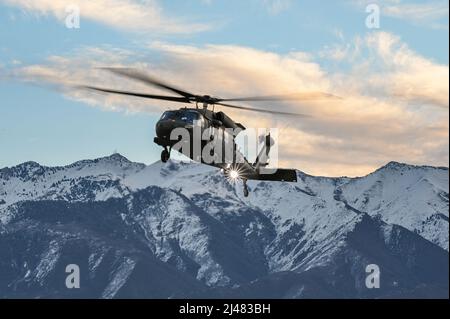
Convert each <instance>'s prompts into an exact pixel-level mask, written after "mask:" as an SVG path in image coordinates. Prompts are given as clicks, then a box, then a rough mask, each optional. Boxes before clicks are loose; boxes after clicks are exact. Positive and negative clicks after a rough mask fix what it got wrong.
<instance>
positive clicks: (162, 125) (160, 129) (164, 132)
mask: <svg viewBox="0 0 450 319" xmlns="http://www.w3.org/2000/svg"><path fill="white" fill-rule="evenodd" d="M176 127H177V122H176V121H175V120H160V121H158V123H156V136H158V137H159V138H162V139H169V138H170V133H171V132H172V130H173V129H174V128H176Z"/></svg>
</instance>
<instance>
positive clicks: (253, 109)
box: [214, 103, 311, 118]
mask: <svg viewBox="0 0 450 319" xmlns="http://www.w3.org/2000/svg"><path fill="white" fill-rule="evenodd" d="M214 104H216V105H222V106H226V107H230V108H233V109H240V110H246V111H253V112H260V113H270V114H278V115H289V116H298V117H304V118H308V117H311V116H310V115H307V114H300V113H291V112H281V111H270V110H264V109H255V108H251V107H245V106H239V105H232V104H226V103H214Z"/></svg>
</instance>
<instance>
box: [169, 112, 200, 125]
mask: <svg viewBox="0 0 450 319" xmlns="http://www.w3.org/2000/svg"><path fill="white" fill-rule="evenodd" d="M199 119H200V116H199V114H198V113H197V112H195V111H190V110H180V111H167V112H164V114H163V115H162V116H161V120H180V121H183V122H186V123H194V121H195V120H199Z"/></svg>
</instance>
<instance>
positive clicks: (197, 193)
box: [0, 154, 448, 297]
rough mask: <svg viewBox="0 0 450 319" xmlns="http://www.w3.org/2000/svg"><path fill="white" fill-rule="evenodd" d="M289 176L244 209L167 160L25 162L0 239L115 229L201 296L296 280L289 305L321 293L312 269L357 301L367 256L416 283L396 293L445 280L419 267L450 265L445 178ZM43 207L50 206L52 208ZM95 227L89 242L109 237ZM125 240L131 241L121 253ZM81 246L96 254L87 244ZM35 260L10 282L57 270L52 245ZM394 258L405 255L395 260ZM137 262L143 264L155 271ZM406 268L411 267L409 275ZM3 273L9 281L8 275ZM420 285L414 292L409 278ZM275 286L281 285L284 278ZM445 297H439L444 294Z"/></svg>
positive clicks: (256, 189)
mask: <svg viewBox="0 0 450 319" xmlns="http://www.w3.org/2000/svg"><path fill="white" fill-rule="evenodd" d="M297 174H298V182H297V183H278V182H258V181H250V182H249V187H250V190H251V192H250V196H249V197H248V198H244V197H243V195H242V185H241V184H240V183H239V182H238V183H236V184H233V183H230V182H229V181H227V180H226V179H225V178H224V177H223V175H222V174H221V173H220V171H218V170H217V169H214V168H212V167H209V166H205V165H201V164H198V163H180V162H174V161H169V162H168V163H165V164H163V163H161V162H156V163H154V164H152V165H149V166H146V165H144V164H139V163H133V162H130V161H128V160H127V159H126V158H124V157H123V156H121V155H119V154H113V155H112V156H109V157H105V158H100V159H95V160H84V161H80V162H76V163H74V164H71V165H69V166H65V167H44V166H40V165H39V164H37V163H33V162H27V163H24V164H20V165H18V166H15V167H12V168H4V169H1V170H0V235H2V234H3V235H5V234H6V235H5V236H8V234H10V233H11V232H13V233H14V232H15V229H19V228H20V229H22V227H23V218H24V217H23V216H29V217H27V218H32V219H33V220H37V222H38V223H42V222H43V221H42V220H40V218H41V217H42V218H44V217H45V216H47V215H48V214H50V213H47V211H50V212H52V214H55V216H53V215H52V216H53V217H52V218H56V216H59V211H61V210H62V211H65V212H66V213H67V209H68V211H69V212H68V213H67V214H69V215H67V214H65V215H64V216H66V217H65V219H63V220H61V221H58V222H57V223H62V225H67V226H64V227H66V228H67V231H68V232H70V233H72V230H71V229H72V227H73V223H74V222H75V223H77V225H78V224H79V225H78V226H77V227H79V228H81V229H83V228H86V227H87V228H90V227H93V226H92V221H90V220H86V218H89V219H90V218H92V219H95V221H96V222H95V223H98V224H99V225H101V224H105V225H107V226H105V227H112V228H110V229H111V230H110V231H112V232H113V233H116V230H114V229H113V228H119V229H123V230H120V231H119V232H122V233H123V234H126V235H125V237H124V238H125V239H126V240H127V242H128V244H130V245H133V247H137V248H136V249H138V250H139V251H141V250H144V251H147V250H148V251H149V252H150V253H151V254H152V256H154V257H155V258H156V259H158V260H159V261H161V262H163V263H164V264H167V265H170V266H171V267H174V269H176V270H177V271H180V272H182V273H183V274H184V275H186V274H187V275H188V276H191V277H192V278H194V279H195V280H197V281H199V282H200V283H201V284H202V285H205V284H206V286H209V287H230V286H231V287H233V286H236V285H237V286H236V287H241V286H242V285H245V284H246V283H250V282H252V281H254V280H260V279H261V278H263V277H264V276H271V275H272V274H277V273H280V272H295V273H299V274H303V275H301V276H300V277H295V278H296V279H295V280H296V282H297V281H298V280H299V283H298V285H299V286H298V287H297V286H296V287H297V288H295V291H291V292H289V293H288V295H287V296H290V297H292V296H294V297H295V296H296V297H308V296H310V294H312V295H315V294H316V293H318V291H316V290H315V288H311V286H310V284H311V280H312V279H311V278H310V276H309V275H306V274H310V273H316V272H317V271H319V270H318V269H322V270H320V271H319V272H322V271H324V272H325V273H332V274H334V275H336V276H338V277H339V278H341V279H342V281H341V284H342V285H346V284H345V281H344V279H343V278H346V280H347V281H348V280H350V281H352V282H355V283H356V286H352V287H349V288H348V291H347V292H346V294H344V295H345V296H363V297H364V296H366V294H365V292H364V289H363V287H362V286H361V284H360V282H361V280H362V279H361V278H362V277H363V276H364V274H365V272H364V267H363V266H364V263H369V262H373V259H374V258H375V257H374V256H376V259H377V260H379V262H380V263H381V262H382V263H383V265H384V267H385V268H386V269H391V270H390V273H391V275H392V276H391V277H392V278H393V279H392V280H393V281H395V280H394V279H395V278H396V276H400V274H401V273H404V272H406V273H408V274H409V275H408V276H409V277H408V278H407V279H405V280H404V281H405V282H406V281H410V282H412V283H413V284H411V285H409V286H408V284H406V283H405V285H404V286H402V287H403V288H404V289H412V290H414V289H416V287H415V286H414V285H420V284H424V283H426V284H427V285H428V284H431V285H434V283H435V281H436V280H435V279H433V275H432V274H433V273H436V272H438V273H439V274H441V275H442V276H444V277H445V273H448V269H447V270H446V272H445V271H444V272H442V269H441V268H439V267H444V266H445V263H443V262H441V261H439V265H437V264H436V265H434V264H433V265H431V266H429V265H427V264H426V260H425V259H423V256H424V254H425V252H423V251H420V250H417V247H427V248H423V249H424V250H427V251H430V254H431V255H430V257H429V259H430V260H441V259H442V258H444V259H445V258H447V259H448V253H447V254H445V253H444V252H445V251H444V250H442V251H440V250H441V248H439V247H438V246H436V245H439V246H440V247H442V248H444V249H446V250H447V251H448V169H446V168H434V167H416V166H410V165H406V164H399V163H389V164H388V165H386V166H384V167H382V168H380V169H379V170H377V171H375V172H373V173H372V174H369V175H368V176H365V177H360V178H345V177H343V178H327V177H314V176H310V175H307V174H304V173H302V172H300V171H298V173H297ZM49 201H50V202H49ZM40 203H42V205H41V204H40ZM52 203H57V204H55V205H56V208H55V207H54V204H52ZM78 204H79V205H85V206H77V205H78ZM103 206H105V207H106V208H105V207H103ZM80 210H81V212H86V214H87V215H86V216H88V217H83V218H82V219H79V218H75V217H73V218H74V219H73V220H72V219H71V217H70V214H75V215H76V214H79V212H80ZM25 212H26V213H25ZM106 212H107V214H106V216H103V214H105V213H106ZM110 213H112V214H115V215H114V216H116V215H117V216H116V217H117V218H119V219H121V220H122V222H119V221H115V219H113V222H112V224H111V225H109V223H111V220H110V219H108V220H104V218H109V217H107V216H109V214H110ZM41 215H42V216H41ZM82 216H84V215H82ZM116 217H114V218H116ZM45 218H47V217H45ZM80 223H81V224H80ZM57 225H59V224H57ZM114 225H116V226H114ZM397 225H400V226H397ZM401 226H403V227H404V228H403V227H401ZM49 227H50V226H49ZM51 227H53V226H51ZM58 227H59V226H58ZM94 228H95V234H94V235H93V236H94V237H93V238H96V237H97V236H104V235H105V234H107V233H108V232H106V233H105V231H104V230H101V231H100V230H99V229H98V228H97V227H94ZM2 229H3V230H2ZM108 229H109V228H108ZM408 230H409V231H408ZM17 231H18V230H17ZM23 231H25V232H27V231H26V230H23ZM99 231H100V233H99ZM410 231H411V232H413V233H415V234H412V233H411V232H410ZM366 232H368V233H367V234H366ZM365 234H366V235H365ZM419 235H420V236H419ZM130 236H131V237H130ZM134 236H138V237H139V240H133V241H132V242H131V243H129V241H130V238H134ZM7 238H9V237H7ZM49 238H53V237H52V236H50V237H49ZM352 238H358V239H357V240H354V239H352ZM422 238H425V239H426V240H424V239H422ZM8 240H13V239H8ZM92 240H93V241H94V242H95V240H94V239H92ZM423 241H425V242H428V241H430V243H429V244H426V243H424V242H423ZM435 244H436V245H435ZM30 245H32V242H31V241H30ZM87 245H88V246H89V247H93V245H94V246H95V244H94V243H93V242H92V243H91V242H88V243H87ZM111 245H113V244H112V243H110V242H107V243H105V244H104V245H103V246H102V247H103V249H107V250H109V249H112V248H111V247H112V246H111ZM142 245H144V246H142ZM427 245H431V246H429V247H428V246H427ZM141 246H142V247H141ZM58 247H59V246H58ZM36 249H38V250H39V251H40V249H41V248H39V247H37V248H36ZM90 250H91V248H89V251H90ZM44 251H46V252H50V253H51V254H50V253H49V254H47V255H48V256H49V257H48V258H47V257H45V258H43V260H41V261H40V262H39V263H38V264H37V265H38V266H37V267H36V268H34V269H28V270H29V271H30V272H29V273H28V272H24V274H23V275H20V274H21V272H19V273H18V276H19V277H20V278H21V279H17V278H16V279H14V280H25V281H26V280H28V279H27V278H28V277H27V276H26V274H27V273H28V276H34V277H36V278H40V277H39V276H38V274H39V273H42V274H44V273H45V274H47V273H52V272H53V271H55V269H56V268H55V267H57V266H56V264H53V263H52V262H51V261H52V260H56V259H55V258H57V256H59V255H60V254H59V253H58V251H59V250H58V249H57V250H56V251H55V250H54V249H52V245H51V243H49V245H48V247H47V248H45V250H44ZM86 253H88V252H86ZM89 253H90V254H91V255H90V257H89V260H90V261H89V264H92V265H97V264H100V263H101V260H100V259H98V258H97V257H96V256H97V255H95V253H94V252H89ZM143 253H144V252H143ZM147 253H148V252H145V253H144V255H145V254H147ZM399 253H401V254H403V255H402V256H404V255H405V256H407V255H408V254H409V256H408V257H402V258H404V260H405V261H399V259H398V258H399V257H398V256H397V255H398V254H399ZM42 254H44V255H45V253H44V252H43V253H42ZM55 254H56V255H55ZM121 254H122V253H121ZM47 255H46V256H47ZM52 256H53V257H54V258H53V257H52ZM11 258H13V256H12V257H11ZM58 258H59V257H58ZM102 258H103V257H102ZM142 258H144V257H142ZM142 258H141V257H140V259H139V260H141V259H142ZM146 258H147V257H145V258H144V259H145V260H146V263H153V261H152V262H150V261H148V260H147V259H146ZM121 260H122V259H121ZM123 260H125V261H126V260H128V262H125V261H123V262H122V261H121V262H120V265H122V266H119V267H118V268H114V269H115V272H116V273H117V280H115V279H114V280H113V279H111V280H110V281H109V282H102V285H103V284H107V285H108V287H109V288H105V289H104V290H103V294H104V297H108V296H110V297H112V296H119V295H120V291H121V288H120V287H122V285H123V286H127V283H128V282H130V280H131V281H132V279H129V278H133V276H134V275H133V274H134V273H135V268H136V267H137V266H136V265H139V263H140V262H139V261H137V259H135V258H131V257H130V256H128V255H127V256H125V255H124V257H123ZM411 260H415V261H416V262H419V261H420V264H418V266H417V267H418V268H417V269H416V268H414V267H416V266H415V264H414V263H412V262H411ZM14 263H16V261H14ZM39 265H41V266H39ZM114 265H116V263H115V264H114ZM0 266H1V265H0ZM4 266H5V267H7V268H6V270H5V271H11V270H10V269H9V268H8V267H9V266H8V264H5V265H4ZM111 267H115V266H111ZM392 267H394V268H392ZM411 267H413V268H411ZM436 267H437V268H436ZM447 267H448V264H447ZM91 268H92V267H91ZM94 268H95V267H94ZM444 268H445V267H444ZM444 270H445V269H444ZM14 271H15V270H14ZM418 274H420V276H422V277H421V278H423V279H421V280H422V281H420V280H419V281H417V280H416V279H414V278H416V277H417V276H418ZM184 275H183V276H184ZM441 275H439V276H441ZM21 276H23V277H21ZM45 276H47V275H45ZM45 276H44V277H45ZM171 276H172V275H171ZM324 276H325V275H324ZM420 276H419V277H420ZM442 276H441V277H439V279H440V280H442V278H443V277H442ZM0 277H1V276H0ZM41 277H42V276H41ZM44 277H42V278H44ZM325 277H327V276H325ZM276 278H278V279H277V280H284V279H282V278H284V277H283V276H281V277H280V276H277V277H276ZM314 278H315V277H314ZM327 278H328V281H327V282H323V285H324V287H327V289H331V290H333V289H334V288H332V287H331V288H330V286H329V284H330V283H331V282H334V279H333V278H332V277H330V276H328V277H327ZM388 278H389V277H388ZM405 278H406V277H405ZM0 279H1V278H0ZM44 279H45V278H44ZM444 279H445V278H444ZM0 281H1V280H0ZM447 281H448V280H447ZM38 282H39V281H38ZM269 282H270V280H269ZM313 282H314V281H313ZM315 282H316V283H317V280H316V281H315ZM116 283H120V285H118V284H116ZM261 283H265V284H267V282H266V281H264V280H263V281H261ZM358 285H359V286H358ZM199 287H203V286H201V285H200V286H199ZM403 288H402V289H403ZM130 289H132V288H130ZM143 289H144V288H143ZM174 289H175V288H174ZM249 289H250V288H249ZM252 289H253V288H251V289H250V291H253V290H252ZM311 289H312V290H311ZM355 289H356V290H355ZM389 289H391V290H386V291H384V293H396V292H395V291H393V290H392V289H394V290H395V287H394V286H390V288H389ZM433 289H434V288H433ZM439 289H441V288H439ZM439 289H438V290H433V291H441V290H439ZM283 291H284V290H283ZM302 291H304V292H302ZM308 291H309V292H308ZM339 291H340V289H337V290H336V291H335V293H336V294H339ZM443 291H444V294H445V292H446V293H447V294H448V288H445V287H444V288H443ZM306 292H308V293H306ZM322 292H323V291H322ZM149 293H151V294H153V292H149ZM220 293H221V292H220V291H219V294H220ZM233 293H237V292H236V291H234V292H233ZM246 293H247V292H246ZM244 295H245V294H244ZM344 295H342V296H344ZM283 296H284V295H283Z"/></svg>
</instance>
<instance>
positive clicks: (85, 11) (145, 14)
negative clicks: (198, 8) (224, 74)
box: [0, 0, 209, 34]
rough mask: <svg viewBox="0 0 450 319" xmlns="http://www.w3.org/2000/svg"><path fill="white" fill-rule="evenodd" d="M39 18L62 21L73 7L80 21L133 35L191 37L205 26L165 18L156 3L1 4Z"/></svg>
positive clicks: (25, 0)
mask: <svg viewBox="0 0 450 319" xmlns="http://www.w3.org/2000/svg"><path fill="white" fill-rule="evenodd" d="M0 2H3V3H5V4H7V5H10V6H16V7H19V8H21V9H23V10H25V11H27V12H32V13H36V14H38V15H53V16H55V17H56V18H57V19H58V20H60V21H63V22H64V21H65V19H66V17H67V16H68V14H69V13H70V12H72V11H69V12H67V10H71V8H73V6H78V7H79V9H80V18H81V20H82V19H88V20H92V21H95V22H99V23H102V24H105V25H108V26H110V27H113V28H116V29H120V30H127V31H133V32H142V33H145V32H156V33H177V34H178V33H181V34H184V33H194V32H199V31H204V30H207V29H208V28H209V26H208V25H205V24H199V23H189V22H186V21H182V20H180V19H176V18H172V17H169V16H167V15H166V14H164V12H163V10H162V8H161V6H160V5H159V4H158V2H157V1H156V0H146V1H136V0H73V1H66V0H0Z"/></svg>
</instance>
